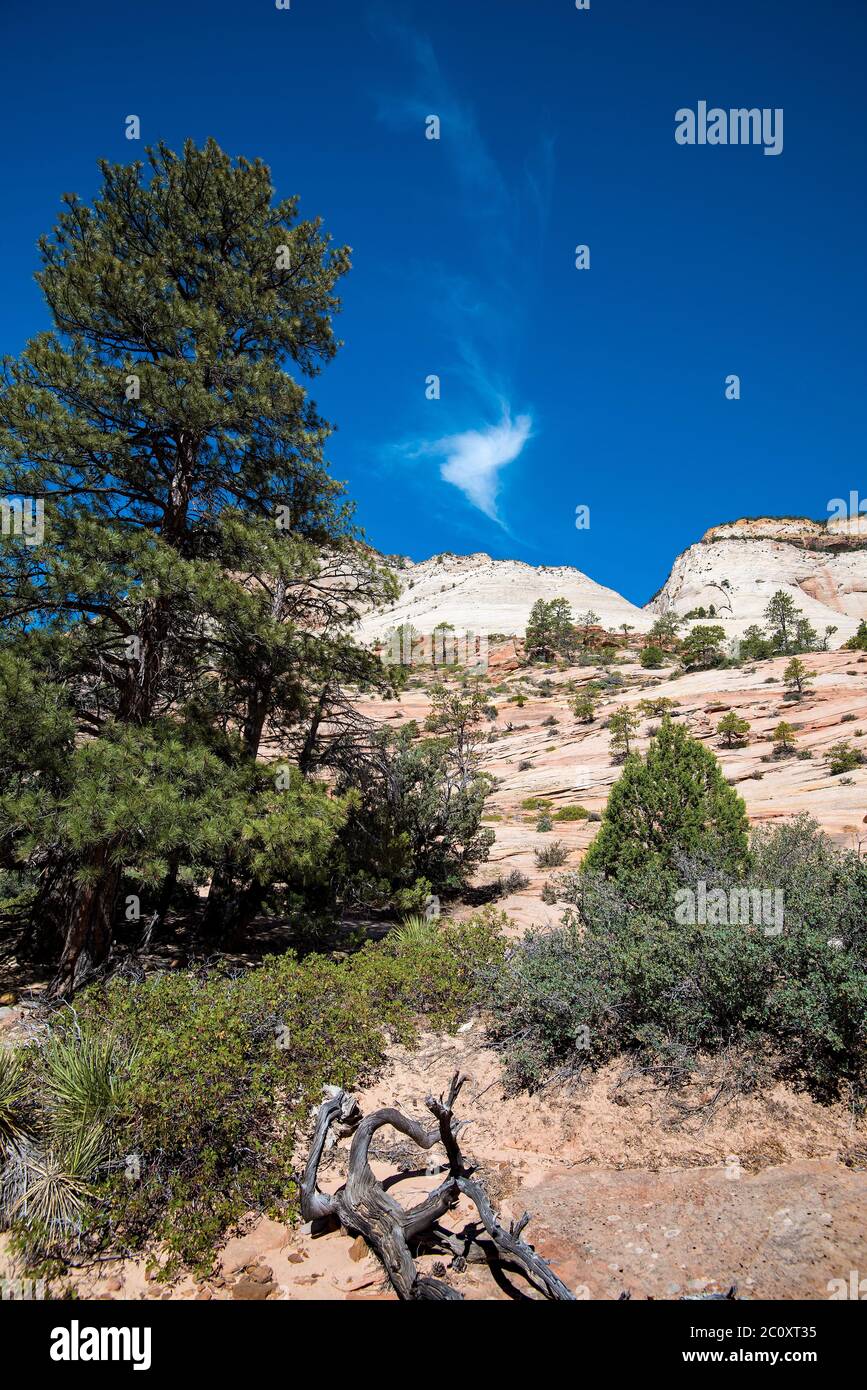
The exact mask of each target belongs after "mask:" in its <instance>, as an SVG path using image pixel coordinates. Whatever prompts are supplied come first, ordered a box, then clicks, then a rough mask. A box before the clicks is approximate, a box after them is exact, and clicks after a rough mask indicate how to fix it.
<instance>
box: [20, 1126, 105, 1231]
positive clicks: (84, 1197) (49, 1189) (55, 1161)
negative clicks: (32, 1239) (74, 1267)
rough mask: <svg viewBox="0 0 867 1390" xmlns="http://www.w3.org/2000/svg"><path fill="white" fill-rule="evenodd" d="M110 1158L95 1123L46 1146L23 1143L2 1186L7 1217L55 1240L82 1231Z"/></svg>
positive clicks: (102, 1134)
mask: <svg viewBox="0 0 867 1390" xmlns="http://www.w3.org/2000/svg"><path fill="white" fill-rule="evenodd" d="M107 1159H108V1153H107V1150H106V1145H105V1134H104V1131H103V1128H102V1126H101V1125H97V1124H92V1125H89V1126H87V1127H83V1128H80V1129H78V1130H77V1131H76V1132H75V1133H73V1134H70V1135H66V1136H57V1137H56V1138H55V1139H54V1140H52V1142H51V1143H50V1144H49V1145H48V1146H47V1147H45V1148H40V1147H39V1146H37V1145H36V1144H32V1143H30V1142H29V1141H28V1140H26V1139H24V1140H21V1141H20V1142H19V1143H18V1144H15V1145H13V1146H12V1147H11V1148H10V1149H9V1153H8V1161H7V1163H6V1167H5V1168H4V1170H3V1175H2V1185H0V1206H2V1209H3V1211H4V1214H5V1216H6V1218H7V1219H8V1220H9V1221H15V1220H21V1221H24V1222H26V1224H27V1226H28V1227H29V1228H30V1229H33V1228H36V1229H39V1230H41V1231H44V1232H45V1233H46V1234H48V1235H49V1236H51V1237H53V1238H55V1239H56V1238H58V1237H61V1236H65V1235H69V1234H70V1232H75V1231H80V1230H81V1224H82V1216H83V1214H84V1212H85V1209H86V1208H87V1206H88V1205H89V1203H90V1202H91V1200H92V1199H93V1195H94V1193H93V1182H94V1179H95V1178H96V1175H97V1172H98V1170H99V1168H100V1167H101V1166H102V1165H103V1164H104V1163H106V1162H107Z"/></svg>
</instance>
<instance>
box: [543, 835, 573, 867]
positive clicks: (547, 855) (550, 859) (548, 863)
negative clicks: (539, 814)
mask: <svg viewBox="0 0 867 1390" xmlns="http://www.w3.org/2000/svg"><path fill="white" fill-rule="evenodd" d="M568 856H569V851H568V849H567V848H566V846H565V845H564V843H563V841H562V840H554V841H553V842H552V843H551V844H550V845H543V846H542V848H541V849H537V850H536V863H537V865H538V866H539V868H540V869H559V868H560V865H561V864H565V863H566V860H567V858H568Z"/></svg>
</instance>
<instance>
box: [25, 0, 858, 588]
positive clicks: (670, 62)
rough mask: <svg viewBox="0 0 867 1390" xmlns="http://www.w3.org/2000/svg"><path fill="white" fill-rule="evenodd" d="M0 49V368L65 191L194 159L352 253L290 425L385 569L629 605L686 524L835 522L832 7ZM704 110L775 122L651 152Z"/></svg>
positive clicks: (841, 456)
mask: <svg viewBox="0 0 867 1390" xmlns="http://www.w3.org/2000/svg"><path fill="white" fill-rule="evenodd" d="M4 28H5V30H6V52H5V56H4V58H3V59H2V65H3V71H2V79H3V80H2V88H0V91H2V98H0V99H2V101H3V104H4V106H5V108H6V109H5V112H4V126H5V130H6V140H5V143H4V147H3V153H2V164H3V172H4V189H5V192H6V195H7V196H6V200H5V210H4V216H3V218H2V220H0V257H2V259H0V274H2V291H3V299H2V302H3V315H4V331H3V335H2V341H0V347H2V349H3V350H4V351H7V352H12V353H15V352H18V351H19V350H20V349H21V347H22V346H23V344H24V343H25V341H26V340H27V338H28V337H29V336H30V335H31V334H32V333H34V332H35V331H37V330H38V329H40V328H42V327H44V326H45V324H46V311H45V308H44V306H43V304H42V302H41V296H40V293H39V290H38V288H37V286H36V285H35V283H34V282H33V280H32V274H33V271H34V270H35V269H36V266H37V254H36V250H35V241H36V238H37V236H38V235H39V234H40V233H41V232H43V231H46V230H48V229H49V228H50V227H51V226H52V225H53V223H54V221H55V218H56V214H57V211H58V208H59V200H60V195H61V193H63V192H65V191H75V192H77V193H79V194H80V195H82V196H83V197H89V196H91V195H92V194H93V193H94V192H95V190H96V187H97V183H98V176H97V171H96V165H95V161H96V159H97V158H98V157H99V156H105V157H107V158H109V159H116V160H128V159H132V158H135V157H137V156H138V155H139V154H140V153H141V151H142V147H143V145H144V144H145V143H148V142H151V141H155V140H157V139H164V140H166V141H167V142H168V143H169V144H170V145H172V146H174V147H176V148H177V147H179V146H180V144H181V143H182V141H183V140H184V138H185V137H187V136H192V137H193V138H195V139H196V140H198V141H202V140H204V139H205V137H207V136H208V135H213V136H215V137H216V139H217V140H218V141H219V142H220V144H221V145H222V146H223V147H224V148H225V149H226V150H227V151H228V152H230V153H232V154H245V155H248V156H255V155H258V156H261V157H262V158H264V159H265V160H266V161H267V162H268V163H269V164H270V166H271V168H272V171H273V175H274V179H275V183H276V186H277V190H278V192H279V194H280V195H281V196H284V195H289V194H291V193H297V194H299V195H300V197H301V207H302V212H303V213H304V214H307V215H314V214H320V215H321V216H322V217H323V218H324V221H325V225H326V227H327V229H328V230H329V231H330V232H331V233H332V235H333V236H334V238H335V240H336V241H337V242H340V243H344V242H346V243H348V244H349V245H351V246H352V247H353V253H354V254H353V261H354V269H353V271H352V273H351V275H350V276H349V277H348V279H347V280H346V281H345V283H344V291H343V298H344V313H343V315H342V321H341V323H340V325H339V327H340V332H341V336H342V337H343V338H344V339H345V344H346V345H345V347H344V349H343V350H342V352H341V354H340V356H339V357H338V359H337V361H336V362H335V363H333V364H332V365H331V366H330V367H328V368H327V369H326V371H325V372H324V373H323V375H322V376H321V377H319V378H318V379H317V380H316V382H315V383H314V385H313V394H314V396H315V398H316V400H317V402H318V404H319V406H320V408H321V410H322V411H323V413H324V414H325V415H326V416H327V418H329V419H330V420H332V421H333V422H334V423H335V424H336V425H337V426H338V427H339V428H338V433H337V434H336V435H335V437H334V439H333V441H332V445H331V448H330V458H331V461H332V465H333V471H334V473H335V474H336V476H338V477H340V478H343V479H346V481H347V483H348V486H349V491H350V493H351V495H352V496H353V497H354V498H355V499H356V501H357V504H358V519H359V521H360V523H361V524H362V526H363V527H364V528H365V530H366V532H367V534H368V537H369V539H370V540H371V541H372V543H373V544H375V545H377V546H379V547H380V548H381V549H383V550H384V551H387V552H393V551H401V552H403V553H408V554H410V555H412V556H413V557H414V558H415V559H423V558H425V557H426V556H428V555H430V554H433V553H435V552H437V551H442V550H453V551H458V552H468V551H476V550H486V551H488V552H489V553H490V554H492V555H494V556H497V557H512V558H517V559H523V560H527V561H528V562H530V563H532V564H570V565H576V566H578V567H579V568H580V569H583V570H584V571H586V572H587V573H588V574H590V575H591V576H592V577H593V578H594V579H597V580H598V581H600V582H601V583H604V584H608V585H610V586H611V587H613V588H616V589H619V590H620V591H621V592H622V593H624V594H626V595H627V596H628V597H629V598H631V599H632V600H633V601H635V602H639V603H643V602H645V601H646V600H647V599H648V598H649V597H650V595H651V594H652V592H653V591H654V590H655V589H656V588H657V587H658V586H659V585H660V584H661V583H662V582H663V581H664V579H665V577H666V575H667V573H668V570H669V567H670V565H671V562H672V561H673V559H674V557H675V555H676V554H677V553H678V552H679V551H680V550H682V549H684V548H685V547H686V546H687V545H689V544H690V543H691V542H692V541H694V540H696V539H698V537H699V536H700V535H701V533H702V532H703V531H704V529H705V528H706V527H707V526H710V525H713V524H714V523H716V522H720V521H724V520H728V519H731V518H733V517H736V516H742V515H762V514H807V515H810V516H814V517H823V516H825V515H826V513H827V504H828V501H829V499H830V498H832V497H836V496H846V495H848V493H849V491H850V489H858V490H860V493H861V494H862V495H864V496H867V472H865V468H864V457H865V440H867V430H865V405H864V401H865V391H864V384H865V379H867V361H865V358H867V347H865V332H864V324H865V320H867V312H865V310H867V303H865V300H867V275H865V255H867V249H865V248H867V238H865V200H867V191H865V190H867V182H865V135H867V114H865V113H867V106H865V103H864V101H863V97H862V92H863V82H862V75H863V70H864V61H865V57H867V5H865V3H864V0H822V3H817V0H726V3H723V0H719V3H711V2H710V0H701V3H699V0H671V3H663V0H658V3H654V0H591V8H590V10H589V11H586V12H582V11H577V10H576V9H575V7H574V3H573V0H435V3H432V0H291V8H290V10H288V11H282V10H278V9H277V8H276V6H275V5H274V4H273V3H272V0H237V3H234V4H233V3H229V2H228V0H210V3H204V0H198V2H197V0H185V3H183V4H178V3H176V0H175V3H171V0H151V3H149V4H147V5H118V4H116V3H112V4H109V3H103V0H88V3H86V4H85V5H84V6H82V7H77V6H71V5H68V4H61V3H57V2H56V0H48V3H43V4H40V5H38V6H36V5H31V6H15V7H13V8H11V9H10V10H9V11H8V12H7V14H6V15H5V16H4ZM701 100H706V101H707V102H708V103H709V104H710V105H711V106H719V107H722V108H724V109H729V108H732V107H760V108H765V107H768V108H778V107H780V108H783V110H784V113H785V117H784V132H785V139H784V149H783V152H782V154H780V155H779V156H777V157H769V156H765V155H764V153H763V151H762V149H761V148H756V147H738V146H728V147H710V146H704V147H700V146H693V147H689V146H680V145H678V144H677V143H676V142H675V139H674V130H675V112H676V111H677V110H678V109H679V108H683V107H692V108H693V109H695V108H696V107H697V104H698V102H699V101H701ZM128 114H137V115H138V116H140V118H141V123H142V143H141V144H140V145H137V144H134V143H133V142H131V141H128V140H126V139H125V136H124V120H125V117H126V116H127V115H128ZM429 115H438V116H439V117H440V120H441V138H440V139H439V141H432V140H427V139H426V138H425V118H426V117H427V116H429ZM579 244H587V245H589V246H590V251H591V264H590V269H589V270H587V271H578V270H576V269H575V247H576V246H577V245H579ZM732 373H736V374H738V375H739V376H740V378H741V399H740V400H737V401H731V400H726V398H725V389H724V388H725V379H726V377H727V376H728V375H729V374H732ZM433 374H436V375H438V376H439V377H440V380H441V397H440V399H439V400H429V399H427V395H426V380H427V378H428V377H429V376H431V375H433ZM579 505H586V506H589V508H590V523H591V524H590V527H589V529H587V530H581V531H579V530H577V529H576V527H575V509H576V507H577V506H579Z"/></svg>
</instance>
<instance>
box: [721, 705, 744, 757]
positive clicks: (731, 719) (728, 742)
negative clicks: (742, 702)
mask: <svg viewBox="0 0 867 1390" xmlns="http://www.w3.org/2000/svg"><path fill="white" fill-rule="evenodd" d="M716 731H717V733H718V734H719V736H720V738H721V739H722V740H723V742H724V743H725V746H726V747H727V748H732V747H733V746H734V745H735V744H736V743H744V742H745V741H746V739H747V737H748V735H749V732H750V721H749V720H748V719H742V718H741V716H740V715H739V714H736V713H735V711H734V710H733V709H731V710H729V712H728V714H724V715H723V717H722V719H721V720H720V721H719V723H718V724H717V726H716Z"/></svg>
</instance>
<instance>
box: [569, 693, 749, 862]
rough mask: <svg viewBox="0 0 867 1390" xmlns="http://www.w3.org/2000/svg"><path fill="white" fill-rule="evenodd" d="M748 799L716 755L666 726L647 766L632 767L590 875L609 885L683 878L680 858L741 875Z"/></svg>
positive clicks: (617, 791) (616, 791)
mask: <svg viewBox="0 0 867 1390" xmlns="http://www.w3.org/2000/svg"><path fill="white" fill-rule="evenodd" d="M747 832H748V822H747V815H746V808H745V806H744V803H743V801H742V799H741V798H740V797H739V796H738V795H737V793H736V792H735V791H734V789H733V788H732V787H730V786H729V785H728V783H727V782H726V780H725V778H724V776H723V773H722V769H721V767H720V765H719V763H718V762H717V760H716V758H715V757H714V755H713V754H712V753H711V752H710V750H709V749H707V748H705V747H704V746H703V745H702V744H701V743H699V742H698V741H697V740H696V739H694V738H692V737H691V736H690V734H689V733H688V732H687V730H686V729H685V728H684V727H683V725H682V724H675V723H673V722H672V720H671V719H670V718H665V719H664V720H663V722H662V727H661V728H660V730H659V733H658V734H657V735H656V736H655V737H654V738H653V740H652V741H651V744H650V748H649V749H648V752H647V756H646V758H644V759H642V758H640V757H638V756H632V757H630V758H629V759H627V762H626V766H625V768H624V770H623V774H622V775H621V777H620V778H619V779H618V781H617V782H616V783H615V785H614V787H613V788H612V790H611V795H610V796H609V798H608V805H607V807H606V809H605V813H604V815H603V817H602V825H601V828H600V830H599V834H598V835H597V837H596V839H595V840H594V841H593V843H592V845H591V846H590V849H589V850H588V853H587V856H586V858H585V860H584V865H583V867H584V868H585V869H586V870H596V871H598V872H601V873H602V874H604V875H605V876H606V877H607V878H615V877H619V876H621V875H624V874H631V873H644V872H650V873H654V874H658V875H676V872H677V864H678V859H679V857H680V856H681V855H685V854H694V853H700V852H702V851H707V852H708V853H710V854H712V855H713V858H714V862H715V863H718V864H720V865H725V866H726V867H728V868H731V869H732V870H733V871H736V870H738V869H740V868H741V867H742V865H743V864H744V862H745V861H746V858H747V852H748V838H747Z"/></svg>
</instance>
